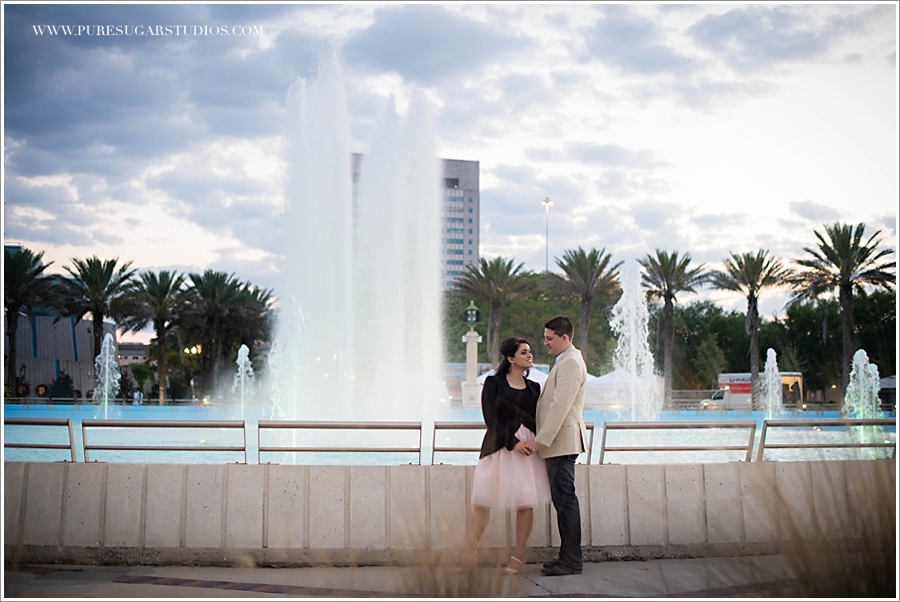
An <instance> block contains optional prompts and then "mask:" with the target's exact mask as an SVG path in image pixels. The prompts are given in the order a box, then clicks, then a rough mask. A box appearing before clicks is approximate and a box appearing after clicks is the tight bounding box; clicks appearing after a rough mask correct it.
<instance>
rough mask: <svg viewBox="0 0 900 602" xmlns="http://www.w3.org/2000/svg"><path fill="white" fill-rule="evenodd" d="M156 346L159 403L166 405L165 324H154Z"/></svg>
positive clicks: (167, 384)
mask: <svg viewBox="0 0 900 602" xmlns="http://www.w3.org/2000/svg"><path fill="white" fill-rule="evenodd" d="M156 347H157V354H158V357H157V358H156V369H157V372H158V374H157V376H156V378H157V379H158V381H159V405H161V406H162V405H166V391H167V390H168V388H169V376H168V371H167V370H166V368H167V366H166V326H165V324H157V325H156Z"/></svg>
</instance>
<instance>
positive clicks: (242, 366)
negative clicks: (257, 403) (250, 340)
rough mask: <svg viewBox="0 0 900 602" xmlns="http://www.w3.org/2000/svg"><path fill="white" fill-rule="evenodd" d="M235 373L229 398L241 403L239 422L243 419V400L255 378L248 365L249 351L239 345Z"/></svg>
mask: <svg viewBox="0 0 900 602" xmlns="http://www.w3.org/2000/svg"><path fill="white" fill-rule="evenodd" d="M235 363H236V364H237V371H236V372H235V373H234V383H233V384H232V385H231V396H232V398H237V399H238V400H240V403H241V420H243V419H244V400H245V399H246V397H247V395H249V393H250V391H251V390H252V388H253V385H254V383H255V382H256V377H255V376H254V374H253V366H252V365H251V364H250V349H248V348H247V346H246V345H241V348H240V349H238V356H237V361H235Z"/></svg>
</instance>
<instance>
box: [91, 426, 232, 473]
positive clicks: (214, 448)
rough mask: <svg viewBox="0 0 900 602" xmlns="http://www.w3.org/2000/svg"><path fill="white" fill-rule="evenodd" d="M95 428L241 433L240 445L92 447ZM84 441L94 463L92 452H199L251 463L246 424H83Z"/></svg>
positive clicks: (96, 445)
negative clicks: (91, 432)
mask: <svg viewBox="0 0 900 602" xmlns="http://www.w3.org/2000/svg"><path fill="white" fill-rule="evenodd" d="M91 428H175V429H240V430H241V443H240V445H122V444H91V443H88V430H89V429H91ZM81 440H82V442H83V445H84V461H85V462H90V457H89V454H88V452H89V451H91V450H94V451H188V452H190V451H197V452H242V453H243V454H244V464H246V463H247V434H246V429H245V428H244V421H243V420H87V419H85V420H82V421H81Z"/></svg>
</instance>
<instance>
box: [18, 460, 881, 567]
mask: <svg viewBox="0 0 900 602" xmlns="http://www.w3.org/2000/svg"><path fill="white" fill-rule="evenodd" d="M4 468H5V487H4V492H3V493H4V499H3V503H4V510H5V516H4V521H5V524H4V527H5V532H4V545H5V550H6V555H7V558H8V559H11V560H13V561H18V562H76V563H100V564H138V563H140V564H180V563H204V564H207V563H209V564H223V565H235V566H242V565H247V566H249V565H267V564H268V565H282V564H287V565H303V564H319V563H332V564H355V563H360V564H373V563H385V562H394V561H399V560H404V559H409V558H411V557H413V558H414V557H415V554H416V553H417V551H421V550H438V551H440V550H448V551H449V550H453V549H455V548H457V547H458V546H460V545H461V542H462V539H463V535H464V532H465V524H466V517H467V515H468V512H469V509H470V508H469V498H470V496H471V484H472V477H473V474H474V466H443V465H438V466H282V465H275V464H264V465H244V464H225V465H181V464H106V463H86V464H79V463H62V462H58V463H48V462H43V463H37V462H34V463H21V462H6V463H4ZM895 469H896V466H895V463H894V461H893V460H863V461H830V462H829V461H819V462H735V463H721V464H697V465H691V464H673V465H591V466H587V465H577V467H576V470H577V472H576V486H577V488H578V495H579V499H580V500H581V505H582V525H583V528H582V543H583V545H584V546H585V553H586V559H587V560H598V559H605V558H662V557H686V556H718V555H740V554H757V553H774V552H775V551H776V550H777V549H778V548H779V547H780V545H781V543H782V542H781V538H783V537H785V533H788V532H789V531H790V529H788V528H787V527H788V526H790V525H791V524H799V525H801V526H803V525H812V526H819V527H820V528H821V529H823V530H824V532H828V533H836V534H840V535H841V536H846V537H853V536H855V535H858V533H854V530H858V527H854V526H853V525H854V523H853V521H851V520H849V519H850V518H851V517H853V516H856V515H859V514H860V513H863V515H866V516H867V515H870V514H872V513H871V512H870V511H869V510H864V509H862V508H863V507H864V506H866V504H869V503H870V502H871V501H872V500H877V499H882V500H883V501H884V502H885V503H889V504H890V505H891V508H892V509H891V512H890V515H893V514H894V511H893V505H894V499H895ZM779 509H781V510H783V511H780V510H779ZM514 518H515V517H514V514H513V513H511V512H506V511H495V512H494V513H493V514H492V517H491V523H490V525H489V526H488V530H487V532H486V533H485V537H484V539H483V540H482V543H481V546H482V549H486V548H490V549H496V550H502V549H505V548H507V547H509V546H511V544H512V538H513V536H514ZM791 521H793V522H791ZM558 543H559V537H558V532H557V528H556V518H555V512H554V510H553V509H552V507H550V506H545V507H541V508H538V509H537V512H536V516H535V524H534V530H533V532H532V536H531V540H530V545H531V546H533V553H532V558H533V559H534V558H544V559H546V558H550V557H551V556H552V555H553V551H554V547H555V546H557V545H558ZM487 556H489V554H486V553H483V554H482V557H483V558H484V557H487Z"/></svg>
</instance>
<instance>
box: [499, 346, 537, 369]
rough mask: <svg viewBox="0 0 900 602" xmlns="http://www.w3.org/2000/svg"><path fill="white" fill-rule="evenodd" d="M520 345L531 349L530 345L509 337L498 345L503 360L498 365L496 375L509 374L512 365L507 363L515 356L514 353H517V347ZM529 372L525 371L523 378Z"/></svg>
mask: <svg viewBox="0 0 900 602" xmlns="http://www.w3.org/2000/svg"><path fill="white" fill-rule="evenodd" d="M522 343H525V344H526V345H528V346H529V347H531V343H529V342H528V341H526V340H525V339H520V338H517V337H510V338H508V339H506V340H505V341H503V342H502V343H500V355H502V356H503V359H502V360H500V365H499V366H497V374H506V373H507V372H509V369H510V367H511V366H512V364H510V363H509V358H511V357H513V356H515V355H516V352H518V351H519V346H520V345H521V344H522ZM529 372H530V370H525V376H528V373H529Z"/></svg>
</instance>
